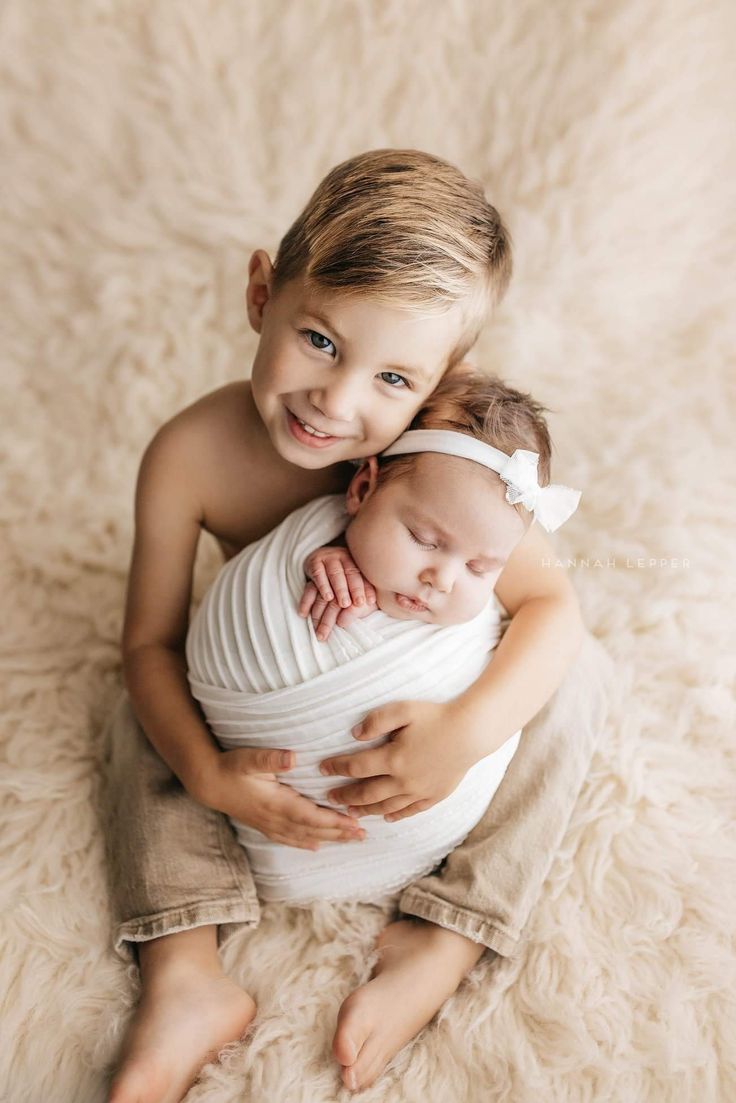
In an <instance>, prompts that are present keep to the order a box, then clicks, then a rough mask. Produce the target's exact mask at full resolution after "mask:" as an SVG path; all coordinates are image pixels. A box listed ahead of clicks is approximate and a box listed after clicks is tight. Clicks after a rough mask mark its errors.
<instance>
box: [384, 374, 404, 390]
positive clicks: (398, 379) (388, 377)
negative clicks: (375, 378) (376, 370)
mask: <svg viewBox="0 0 736 1103" xmlns="http://www.w3.org/2000/svg"><path fill="white" fill-rule="evenodd" d="M381 379H382V380H383V382H384V383H388V384H389V385H390V386H391V387H408V386H409V384H408V382H407V381H406V379H404V377H403V375H399V374H398V372H395V371H382V372H381Z"/></svg>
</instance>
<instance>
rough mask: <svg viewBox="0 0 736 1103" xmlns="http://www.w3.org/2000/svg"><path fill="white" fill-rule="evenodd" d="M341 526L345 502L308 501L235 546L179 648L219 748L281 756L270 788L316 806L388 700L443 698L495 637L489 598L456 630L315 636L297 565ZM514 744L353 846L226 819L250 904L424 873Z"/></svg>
mask: <svg viewBox="0 0 736 1103" xmlns="http://www.w3.org/2000/svg"><path fill="white" fill-rule="evenodd" d="M346 525H347V516H346V514H345V509H344V498H343V497H342V496H330V497H324V498H319V499H317V500H316V501H314V502H310V503H309V504H308V505H306V506H304V507H303V508H302V509H299V510H296V511H295V512H294V513H292V514H291V515H290V516H289V517H287V518H286V520H285V521H284V522H283V523H282V524H281V525H279V527H278V528H276V529H275V530H274V531H273V532H271V533H269V535H268V536H265V537H264V538H263V539H262V540H259V541H258V542H257V543H255V544H251V545H249V546H248V547H246V548H244V549H243V551H242V552H240V554H239V555H237V556H235V558H233V559H231V560H230V561H229V562H228V563H226V564H225V565H224V567H223V568H222V570H221V571H220V573H219V574H218V576H217V578H216V579H215V581H214V583H213V585H212V587H211V588H210V589H209V590H208V592H207V593H206V595H205V597H204V599H203V601H202V604H201V605H200V607H199V609H198V610H197V613H196V615H195V616H194V618H193V620H192V624H191V627H190V629H189V634H188V637H187V646H186V654H187V662H188V668H189V683H190V686H191V690H192V694H193V695H194V697H195V698H196V699H197V700H198V701H199V702H200V704H201V705H202V708H203V710H204V713H205V716H206V718H207V723H208V725H209V726H210V728H211V730H212V732H213V733H214V735H215V736H216V737H217V739H218V741H219V742H220V744H221V746H223V747H225V748H232V747H240V746H267V747H286V748H290V749H292V750H294V751H295V752H296V766H295V767H294V768H293V769H292V770H290V771H289V772H288V773H285V774H283V775H282V779H281V780H282V781H283V782H284V783H285V784H288V785H290V786H292V787H293V788H294V789H296V790H298V791H299V792H300V793H303V794H304V795H305V796H307V797H310V798H311V799H312V800H315V801H317V802H319V803H322V804H325V805H327V806H329V807H334V806H333V805H330V803H329V801H328V800H327V792H328V791H329V790H330V789H332V788H337V787H339V786H340V785H342V784H346V782H343V780H342V779H340V778H339V777H338V778H336V777H327V778H326V777H323V776H322V775H321V774H320V772H319V763H320V762H321V761H322V759H324V758H328V757H330V756H332V755H335V754H341V753H351V752H356V751H360V750H363V749H364V748H366V747H370V746H377V745H378V744H379V743H380V742H381V740H377V741H374V742H371V743H365V742H357V741H356V740H355V739H353V738H352V736H351V734H350V729H351V728H352V727H353V726H354V725H355V724H357V723H358V722H359V721H360V720H362V719H363V717H364V716H365V715H366V714H367V713H368V712H370V711H371V709H373V708H376V707H377V706H379V705H382V704H385V703H386V702H388V701H398V700H410V699H413V700H422V699H424V700H430V701H444V700H449V699H450V698H452V697H456V696H457V695H458V694H459V693H461V692H462V691H463V690H464V689H466V688H467V687H468V686H469V685H471V684H472V683H473V682H474V681H475V680H476V678H477V677H478V675H479V674H480V672H481V670H482V669H483V668H484V666H485V665H486V663H487V661H488V658H489V653H490V651H491V649H492V647H493V646H495V644H496V642H497V640H498V636H499V631H500V627H499V626H500V607H499V605H498V603H497V601H496V600H495V598H492V599H491V601H490V602H489V603H488V605H487V606H486V608H485V609H484V610H483V611H482V612H481V613H480V614H479V615H478V616H477V617H475V619H474V620H472V621H469V622H467V623H466V624H459V625H453V626H451V627H446V628H441V627H438V626H436V625H430V624H423V623H421V622H419V621H412V620H406V621H403V620H396V619H394V618H392V617H389V616H386V615H385V614H384V613H382V612H380V611H376V612H374V613H372V614H371V615H370V616H368V617H366V618H364V619H363V620H356V621H354V622H353V623H352V624H351V625H350V626H349V627H348V628H347V629H341V628H336V629H334V630H333V632H332V634H331V636H330V638H329V640H327V641H326V642H320V641H318V640H317V638H316V636H315V633H314V628H313V625H312V623H311V621H310V620H304V619H303V618H302V617H300V616H299V615H298V614H297V604H298V601H299V598H300V596H301V593H302V590H303V587H304V573H303V564H304V560H305V558H306V556H307V555H308V554H309V553H310V552H311V551H313V550H314V549H315V548H318V547H320V546H321V545H323V544H329V543H330V542H331V541H333V540H334V539H335V538H336V537H337V536H338V535H339V534H340V533H342V532H343V531H344V530H345V527H346ZM453 734H454V733H453V732H452V731H448V733H447V738H448V739H452V738H453ZM519 737H520V733H518V732H517V734H516V735H514V736H512V738H511V739H509V740H507V742H506V743H505V744H504V745H503V746H502V747H501V748H500V749H499V750H497V751H496V752H495V753H494V754H492V755H489V756H488V757H487V758H485V759H483V760H482V761H481V762H479V763H477V764H476V765H475V766H474V767H473V768H472V769H471V770H470V771H469V772H468V773H467V774H466V776H465V778H464V779H463V781H462V782H461V783H460V785H459V786H458V788H457V789H456V790H455V791H454V792H453V793H452V794H451V795H450V796H449V797H447V798H446V799H445V800H443V801H441V802H440V803H439V804H436V805H435V806H434V807H433V808H430V809H428V810H427V811H425V812H420V813H419V814H417V815H415V816H412V817H409V818H407V819H405V820H400V821H398V822H396V823H386V821H385V820H384V819H383V817H382V816H367V817H363V818H361V821H360V822H361V825H362V826H363V827H364V828H365V831H366V838H365V839H364V840H362V841H358V842H344V843H323V844H322V845H321V847H320V849H319V850H318V851H308V850H299V849H297V848H295V847H290V846H284V845H283V844H281V843H275V842H272V841H271V840H270V839H267V838H266V837H265V836H264V835H262V834H261V833H260V832H259V831H256V830H254V829H253V828H250V827H248V826H246V825H244V824H240V823H237V822H235V821H233V826H234V827H235V829H236V831H237V835H238V838H239V840H240V842H241V843H242V845H243V846H244V847H245V848H246V850H247V852H248V858H249V862H250V866H251V869H252V872H253V877H254V879H255V883H256V886H257V889H258V892H259V895H260V896H261V898H262V899H264V900H284V901H288V902H291V903H307V902H309V901H310V900H315V899H344V898H351V899H355V900H364V901H371V900H377V899H380V898H381V897H382V896H384V895H385V894H387V893H390V892H393V891H395V890H396V889H398V888H401V887H402V886H403V885H405V884H408V883H409V882H410V881H412V880H414V879H415V878H416V877H418V876H421V875H422V874H424V873H428V872H429V871H430V870H431V869H433V868H434V866H436V865H437V863H438V862H439V861H440V860H441V859H442V858H443V857H444V856H445V855H446V854H448V853H449V852H450V850H452V849H453V848H454V847H455V846H457V845H458V843H460V842H461V841H462V840H463V839H464V838H465V836H466V835H467V833H468V832H469V831H470V830H471V828H472V827H474V826H475V824H476V823H477V822H478V820H479V819H480V818H481V816H482V814H483V812H484V811H485V809H486V807H487V805H488V803H489V801H490V799H491V797H492V795H493V793H494V792H495V790H496V788H497V787H498V785H499V784H500V782H501V780H502V778H503V775H504V773H505V771H506V767H507V766H508V763H509V762H510V760H511V758H512V756H513V754H514V752H515V750H516V747H517V746H518V742H519Z"/></svg>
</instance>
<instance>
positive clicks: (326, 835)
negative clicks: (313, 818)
mask: <svg viewBox="0 0 736 1103" xmlns="http://www.w3.org/2000/svg"><path fill="white" fill-rule="evenodd" d="M281 834H282V835H283V836H284V837H285V838H287V839H293V840H294V841H295V842H296V841H298V842H301V843H342V842H350V841H351V840H352V839H364V838H365V831H363V830H360V831H344V830H343V829H342V828H339V827H324V828H320V830H319V831H317V830H315V829H312V830H311V831H309V832H307V833H306V834H305V833H304V831H303V829H302V830H301V831H295V830H294V828H293V826H292V825H291V824H284V826H283V828H282V830H281Z"/></svg>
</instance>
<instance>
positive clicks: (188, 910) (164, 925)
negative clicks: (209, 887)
mask: <svg viewBox="0 0 736 1103" xmlns="http://www.w3.org/2000/svg"><path fill="white" fill-rule="evenodd" d="M259 922H260V908H259V906H258V902H257V901H254V902H252V903H248V902H247V901H245V900H243V898H242V896H239V897H238V898H237V900H232V901H218V902H217V904H192V905H191V906H189V907H185V908H171V909H169V910H168V911H162V912H156V914H155V915H144V916H142V917H140V918H138V919H130V920H128V921H127V922H126V923H121V924H120V925H119V926H118V927H117V928H116V930H115V938H114V943H113V944H114V947H115V949H116V950H117V952H118V953H119V954H120V956H121V957H123V958H125V960H126V961H130V956H131V952H132V947H131V945H130V943H131V942H150V941H151V939H154V938H162V937H163V936H164V935H168V934H179V933H180V932H181V931H190V930H192V929H193V928H194V927H209V926H217V927H218V928H220V927H222V926H223V925H224V924H241V925H244V926H246V927H257V926H258V923H259ZM230 933H232V932H230ZM218 937H219V932H218Z"/></svg>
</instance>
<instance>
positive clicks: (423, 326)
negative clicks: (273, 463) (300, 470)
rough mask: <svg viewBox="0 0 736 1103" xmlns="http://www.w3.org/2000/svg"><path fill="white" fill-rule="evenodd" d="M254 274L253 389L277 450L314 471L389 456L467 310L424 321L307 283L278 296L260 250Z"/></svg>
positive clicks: (438, 372) (438, 373)
mask: <svg viewBox="0 0 736 1103" xmlns="http://www.w3.org/2000/svg"><path fill="white" fill-rule="evenodd" d="M250 271H251V279H250V283H249V286H248V316H249V319H250V322H251V325H252V326H253V328H254V329H255V330H256V331H257V332H258V333H260V337H261V339H260V342H259V344H258V351H257V353H256V357H255V360H254V362H253V371H252V375H251V385H252V388H253V398H254V401H255V403H256V407H257V409H258V412H259V414H260V416H261V418H262V420H263V423H264V425H265V426H266V429H267V430H268V433H269V436H270V438H271V441H272V442H273V445H274V447H275V448H276V450H277V451H278V452H279V454H280V455H281V456H283V458H284V459H286V460H288V461H289V462H291V463H294V464H296V465H297V466H299V467H306V468H321V467H327V466H329V465H330V464H333V463H338V462H342V461H344V460H349V459H358V458H363V457H365V456H369V455H373V454H375V453H377V452H381V451H383V449H384V448H386V447H388V445H389V444H390V443H391V441H393V440H395V439H396V437H398V436H399V435H400V434H401V433H402V432H403V430H404V429H406V427H407V425H408V424H409V422H410V421H411V419H412V417H413V416H414V414H415V413H416V412H417V410H418V409H419V407H420V406H421V405H422V403H423V402H424V400H425V399H426V398H427V397H428V396H429V395H430V394H431V393H432V391H433V390H434V388H435V387H436V386H437V384H438V383H439V381H440V379H441V378H442V375H443V374H444V372H445V369H446V368H447V364H448V360H449V356H450V354H451V352H452V350H453V349H454V348H455V347H456V346H457V344H458V342H459V339H460V337H461V333H462V325H463V318H462V313H461V310H460V308H459V307H454V308H453V309H452V310H450V311H449V312H447V313H445V314H443V315H441V316H432V315H420V314H416V313H412V312H409V311H407V310H401V309H397V308H394V307H390V306H386V305H384V304H381V303H377V302H375V301H374V300H372V299H370V298H368V297H366V296H365V295H360V294H354V295H345V294H337V293H334V292H329V291H321V290H317V289H313V288H312V289H310V288H308V287H307V286H305V283H304V281H303V280H302V279H296V280H292V281H290V282H289V283H288V284H286V285H285V286H284V287H283V288H281V289H280V290H279V291H278V292H277V293H276V294H272V293H271V288H270V271H271V270H270V263H269V261H268V257H267V256H266V255H265V254H264V253H260V252H259V253H256V254H255V255H254V257H253V258H252V260H251V269H250Z"/></svg>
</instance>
